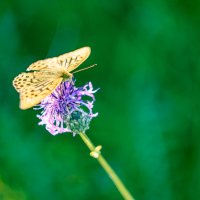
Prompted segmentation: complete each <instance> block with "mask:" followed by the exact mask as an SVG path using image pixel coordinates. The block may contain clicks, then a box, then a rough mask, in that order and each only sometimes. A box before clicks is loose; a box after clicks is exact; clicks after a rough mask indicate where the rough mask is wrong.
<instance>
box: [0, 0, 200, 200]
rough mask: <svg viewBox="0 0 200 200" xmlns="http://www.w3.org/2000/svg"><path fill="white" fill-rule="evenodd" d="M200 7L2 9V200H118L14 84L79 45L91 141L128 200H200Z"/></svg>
mask: <svg viewBox="0 0 200 200" xmlns="http://www.w3.org/2000/svg"><path fill="white" fill-rule="evenodd" d="M199 11H200V2H199V1H195V0H190V1H180V0H175V1H167V0H164V1H155V0H152V1H150V0H149V1H139V0H101V1H98V0H94V1H91V0H85V1H65V0H58V1H53V0H49V1H42V0H40V1H33V0H30V1H27V0H18V1H15V0H7V1H4V0H3V1H1V2H0V47H1V49H0V75H1V79H0V101H1V104H0V105H1V107H0V199H2V200H29V199H30V200H44V199H48V200H55V199H56V200H64V199H70V200H71V199H72V200H74V199H75V200H76V199H79V200H88V199H106V200H107V199H108V200H117V199H122V198H121V196H120V194H119V193H118V191H117V190H116V188H115V187H114V185H113V183H112V182H111V181H110V179H109V178H108V177H107V175H106V174H105V172H104V171H103V169H102V168H101V167H100V166H99V165H98V163H97V162H96V160H95V159H93V158H91V157H90V156H89V151H88V149H87V147H86V146H85V145H84V144H83V142H82V141H81V139H80V137H79V136H76V137H73V136H72V134H63V135H58V136H55V137H54V136H52V135H50V134H49V133H48V132H47V131H46V130H45V127H43V126H38V125H37V123H38V121H39V120H38V119H37V118H36V114H37V113H38V112H37V111H33V110H32V109H29V110H25V111H22V110H20V109H19V107H18V104H19V97H18V94H17V92H16V91H15V90H14V88H13V86H12V80H13V78H14V77H15V76H17V75H18V74H19V73H20V72H23V71H25V69H26V68H27V67H28V65H30V64H31V63H32V62H34V61H36V60H39V59H43V58H46V57H53V56H58V55H60V54H62V53H66V52H69V51H72V50H75V49H78V48H80V47H83V46H90V47H91V48H92V54H91V56H90V57H89V59H88V60H87V61H86V62H85V63H84V64H82V66H81V67H87V66H89V65H91V64H94V63H97V64H98V66H97V67H96V68H93V69H91V70H87V71H83V72H81V73H78V74H76V79H77V85H82V84H84V83H86V82H88V81H92V83H93V85H94V87H95V88H98V87H100V88H101V89H100V90H99V92H98V93H97V94H96V99H97V101H96V103H95V107H94V110H95V112H99V116H98V117H97V118H96V119H94V120H93V121H92V123H91V128H90V130H89V131H87V134H88V136H89V137H90V138H91V140H92V141H93V142H94V143H95V144H96V145H98V144H102V146H103V150H102V152H103V155H104V156H105V158H106V159H107V160H108V162H109V163H110V164H111V166H112V167H113V168H114V169H115V170H116V172H117V173H118V175H119V176H120V177H121V179H122V180H123V181H124V183H125V185H126V186H127V188H128V189H129V190H130V192H131V193H132V194H133V196H134V197H135V198H136V200H161V199H162V200H193V199H195V200H196V199H199V198H200V145H199V143H200V115H199V111H200V106H199V97H200V94H199V92H197V90H198V89H199V85H200V69H199V65H200V13H199Z"/></svg>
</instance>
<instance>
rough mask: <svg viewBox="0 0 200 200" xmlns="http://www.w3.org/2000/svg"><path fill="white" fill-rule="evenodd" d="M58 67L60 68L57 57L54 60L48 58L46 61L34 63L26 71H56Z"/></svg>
mask: <svg viewBox="0 0 200 200" xmlns="http://www.w3.org/2000/svg"><path fill="white" fill-rule="evenodd" d="M56 67H60V65H59V63H58V59H57V57H54V58H47V59H44V60H38V61H36V62H34V63H32V64H31V65H30V66H29V67H28V68H27V69H26V70H27V71H30V70H36V71H37V70H46V69H47V70H49V69H52V70H53V69H55V68H56Z"/></svg>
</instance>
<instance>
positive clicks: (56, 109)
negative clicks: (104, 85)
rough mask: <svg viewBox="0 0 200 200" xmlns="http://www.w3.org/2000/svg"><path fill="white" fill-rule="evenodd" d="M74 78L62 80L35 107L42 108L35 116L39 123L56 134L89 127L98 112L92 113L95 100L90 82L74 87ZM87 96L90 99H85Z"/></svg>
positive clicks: (75, 132)
mask: <svg viewBox="0 0 200 200" xmlns="http://www.w3.org/2000/svg"><path fill="white" fill-rule="evenodd" d="M74 83H75V80H74V79H73V80H71V81H65V82H62V83H61V84H60V85H59V86H58V87H57V88H56V89H55V90H54V91H53V93H52V94H51V95H49V96H47V97H46V98H45V99H44V100H42V101H41V103H40V104H38V107H37V108H35V109H43V110H42V112H41V114H40V115H37V117H38V118H39V119H40V120H41V121H40V122H39V125H46V129H47V130H48V131H49V132H50V133H51V134H52V135H56V134H59V133H64V132H72V133H73V134H74V135H75V134H78V133H80V132H85V131H86V130H87V129H89V124H90V121H91V120H92V118H93V117H96V116H97V115H98V113H95V114H93V112H92V108H93V103H94V101H95V97H94V93H95V92H96V91H97V90H93V86H92V83H91V82H89V83H87V84H85V85H84V86H83V87H76V86H75V85H74ZM87 97H89V98H90V99H91V100H90V101H89V100H87V99H88V98H87Z"/></svg>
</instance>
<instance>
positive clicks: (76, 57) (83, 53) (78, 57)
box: [58, 47, 91, 72]
mask: <svg viewBox="0 0 200 200" xmlns="http://www.w3.org/2000/svg"><path fill="white" fill-rule="evenodd" d="M90 52H91V50H90V47H83V48H80V49H77V50H75V51H72V52H69V53H65V54H63V55H61V56H58V62H59V63H61V65H62V66H63V65H64V66H65V67H67V71H68V72H71V71H73V70H74V69H76V68H77V67H78V66H79V65H80V64H81V63H83V62H84V61H85V60H86V59H87V58H88V57H89V55H90Z"/></svg>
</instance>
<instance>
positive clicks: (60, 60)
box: [13, 47, 91, 109]
mask: <svg viewBox="0 0 200 200" xmlns="http://www.w3.org/2000/svg"><path fill="white" fill-rule="evenodd" d="M90 52H91V50H90V47H83V48H80V49H77V50H75V51H72V52H69V53H65V54H63V55H60V56H58V57H53V58H47V59H44V60H39V61H37V62H34V63H33V64H31V65H30V66H29V67H28V68H27V69H26V71H27V72H24V73H21V74H19V75H18V76H17V77H16V78H14V80H13V86H14V87H15V89H16V90H17V92H19V94H20V108H21V109H28V108H31V107H33V106H35V105H37V104H38V103H40V102H41V101H42V100H43V99H44V98H45V97H47V96H48V95H50V94H51V93H52V92H53V91H54V90H55V89H56V88H57V86H59V85H60V83H61V82H62V81H65V80H70V79H71V78H72V77H73V74H72V73H70V72H71V71H73V70H74V69H76V68H77V67H78V66H79V65H80V64H81V63H83V62H84V61H85V60H86V59H87V58H88V57H89V55H90Z"/></svg>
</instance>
